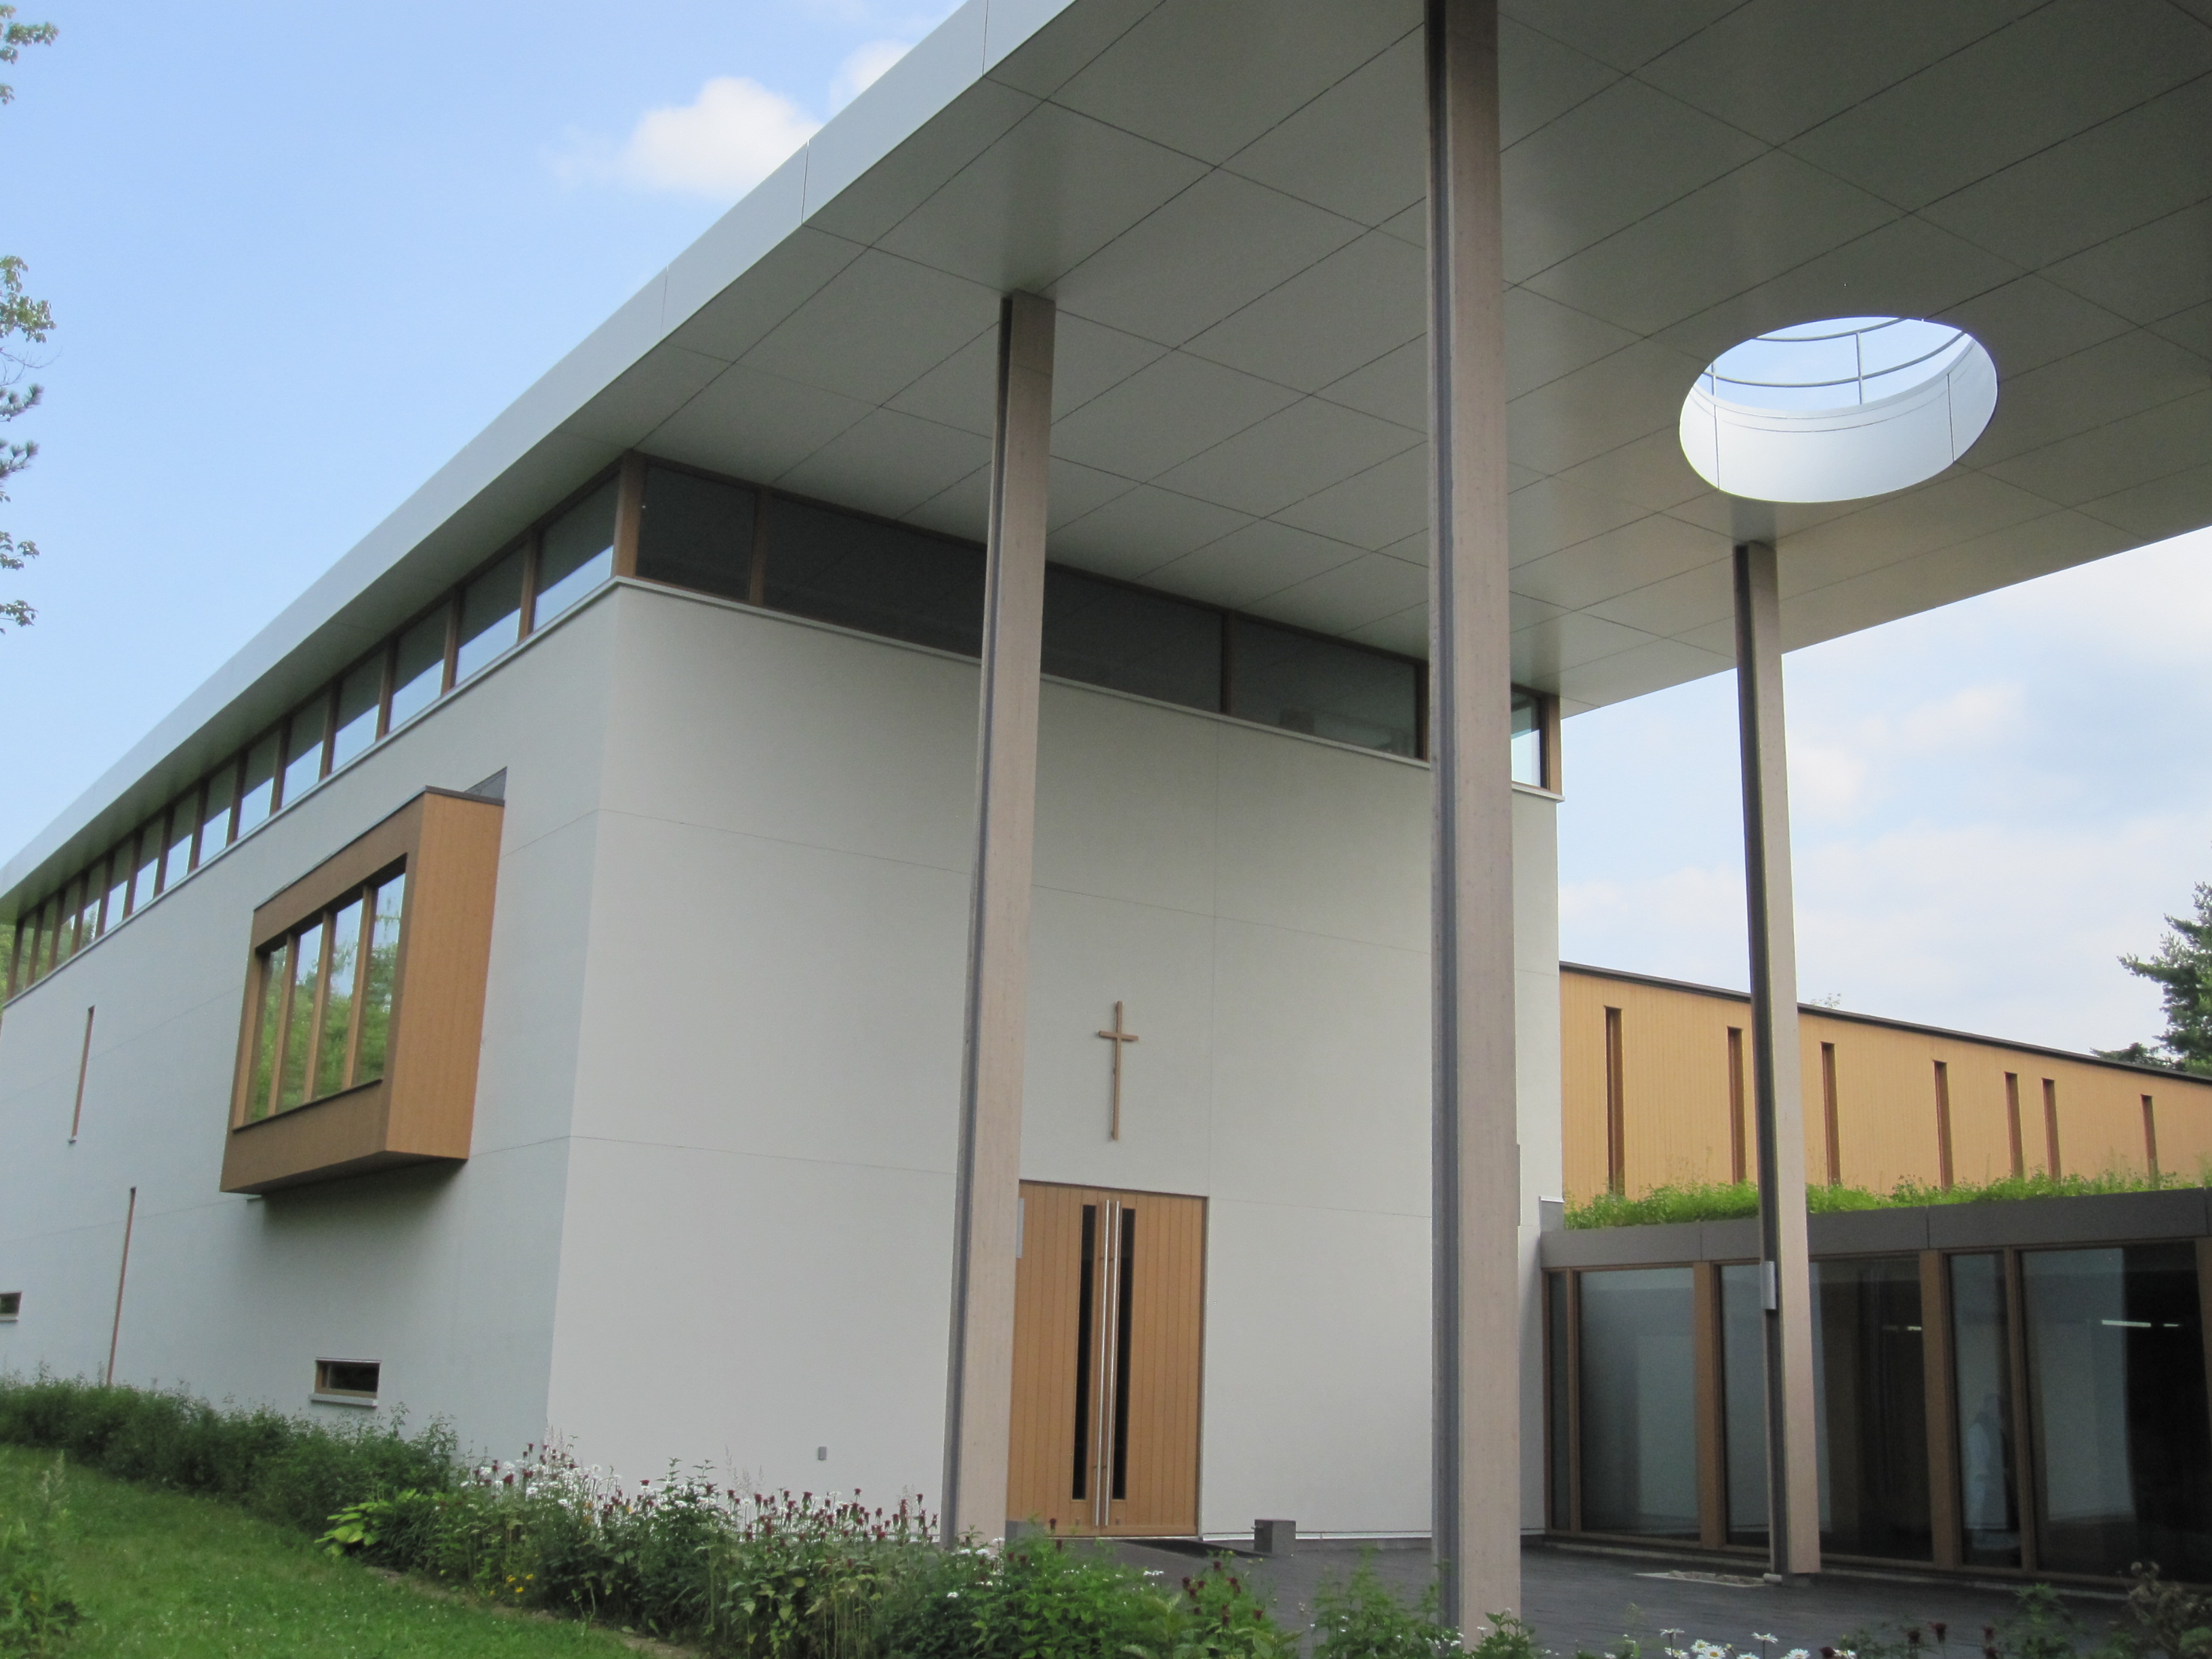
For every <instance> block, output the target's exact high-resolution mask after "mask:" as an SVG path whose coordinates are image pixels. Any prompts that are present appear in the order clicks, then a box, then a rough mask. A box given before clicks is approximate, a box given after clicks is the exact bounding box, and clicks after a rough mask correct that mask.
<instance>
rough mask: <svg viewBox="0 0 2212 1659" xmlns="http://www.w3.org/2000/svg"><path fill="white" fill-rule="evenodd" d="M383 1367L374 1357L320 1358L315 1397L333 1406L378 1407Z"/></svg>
mask: <svg viewBox="0 0 2212 1659" xmlns="http://www.w3.org/2000/svg"><path fill="white" fill-rule="evenodd" d="M383 1369H384V1368H383V1366H382V1365H381V1364H380V1363H379V1362H377V1361H376V1360H374V1359H318V1360H317V1361H316V1362H315V1395H314V1397H315V1398H316V1399H317V1400H319V1401H324V1402H325V1403H326V1404H329V1405H333V1406H374V1404H375V1403H376V1387H377V1383H378V1382H379V1380H380V1373H381V1372H382V1371H383Z"/></svg>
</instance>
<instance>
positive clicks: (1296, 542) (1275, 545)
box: [1145, 519, 1364, 610]
mask: <svg viewBox="0 0 2212 1659" xmlns="http://www.w3.org/2000/svg"><path fill="white" fill-rule="evenodd" d="M1363 551H1364V550H1362V549H1360V548H1357V547H1352V546H1348V545H1346V544H1345V543H1343V542H1338V541H1331V540H1330V539H1329V538H1328V537H1326V536H1316V535H1315V534H1314V533H1313V532H1311V531H1309V530H1297V529H1293V528H1292V527H1291V526H1289V525H1286V524H1279V523H1277V522H1275V521H1274V520H1269V519H1257V520H1253V521H1252V522H1251V523H1249V524H1247V525H1245V526H1243V528H1242V529H1239V530H1232V531H1231V532H1229V534H1227V535H1226V536H1224V537H1222V538H1220V539H1219V540H1218V541H1214V542H1209V543H1207V544H1206V545H1205V546H1204V547H1201V548H1198V549H1196V550H1194V551H1192V552H1189V553H1186V554H1184V555H1183V556H1182V557H1181V558H1178V559H1173V560H1170V562H1167V563H1165V564H1163V565H1160V566H1158V568H1155V569H1154V570H1152V572H1151V573H1150V574H1148V575H1146V578H1145V581H1146V586H1152V587H1158V588H1164V589H1165V590H1166V591H1167V592H1170V593H1181V594H1182V595H1184V596H1185V597H1186V598H1188V599H1201V600H1203V601H1205V602H1206V604H1208V605H1229V606H1231V607H1232V608H1234V609H1237V610H1249V609H1250V608H1251V607H1252V606H1253V605H1256V604H1257V603H1259V601H1261V599H1266V598H1267V596H1268V595H1269V594H1270V593H1279V592H1282V591H1283V589H1285V588H1286V587H1291V586H1295V585H1296V584H1297V583H1299V582H1302V581H1305V580H1309V579H1310V578H1312V577H1315V576H1318V575H1320V574H1322V572H1323V571H1324V570H1334V569H1335V568H1337V567H1338V566H1339V565H1343V564H1349V563H1351V562H1352V561H1353V560H1354V559H1357V558H1358V557H1360V556H1362V554H1363Z"/></svg>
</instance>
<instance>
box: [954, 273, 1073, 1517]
mask: <svg viewBox="0 0 2212 1659" xmlns="http://www.w3.org/2000/svg"><path fill="white" fill-rule="evenodd" d="M1053 324H1054V309H1053V304H1052V301H1049V300H1043V299H1039V298H1038V297H1037V296H1036V295H1030V294H1012V295H1007V296H1006V299H1005V301H1003V302H1002V303H1001V306H1000V312H999V380H998V395H999V407H998V423H997V430H996V435H995V437H994V440H993V445H992V450H991V505H990V525H989V530H988V532H987V543H986V550H985V558H986V568H985V576H984V588H983V672H982V690H981V710H980V714H979V720H980V725H981V733H980V737H979V740H978V743H977V757H978V758H977V765H976V788H975V793H976V803H975V879H974V884H973V887H972V889H971V891H970V896H969V917H968V1002H967V1018H966V1030H965V1034H964V1035H965V1039H966V1040H965V1043H964V1047H963V1054H962V1057H961V1071H960V1150H959V1162H958V1164H957V1170H956V1174H957V1186H956V1188H955V1192H954V1198H953V1238H952V1340H951V1352H950V1357H949V1360H948V1365H947V1373H948V1374H947V1376H946V1378H945V1485H944V1488H943V1504H944V1510H943V1516H944V1535H945V1541H946V1542H948V1543H951V1542H954V1541H957V1540H958V1539H960V1538H962V1537H963V1536H964V1535H966V1534H970V1533H973V1534H977V1535H978V1536H980V1537H982V1538H985V1539H994V1538H1000V1537H1004V1536H1005V1535H1006V1520H1007V1516H1006V1443H1007V1437H1008V1436H1009V1434H1010V1432H1011V1431H1012V1421H1013V1386H1014V1238H1015V1228H1016V1225H1017V1221H1018V1215H1019V1206H1020V1202H1021V1175H1022V1048H1023V1036H1024V1010H1025V1006H1026V1004H1027V1001H1028V992H1029V941H1030V865H1031V863H1032V859H1033V854H1034V851H1035V847H1034V843H1035V841H1036V746H1037V674H1038V664H1039V661H1040V659H1041V654H1042V641H1043V633H1044V536H1045V483H1046V475H1047V471H1048V464H1049V459H1050V455H1051V448H1052V352H1053Z"/></svg>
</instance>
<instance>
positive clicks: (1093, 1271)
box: [1006, 1181, 1206, 1537]
mask: <svg viewBox="0 0 2212 1659" xmlns="http://www.w3.org/2000/svg"><path fill="white" fill-rule="evenodd" d="M1021 1238H1022V1243H1021V1254H1020V1258H1019V1260H1018V1262H1017V1264H1016V1267H1015V1273H1014V1427H1013V1443H1012V1447H1011V1456H1010V1459H1009V1467H1008V1469H1007V1482H1006V1498H1007V1515H1008V1517H1009V1518H1010V1519H1012V1520H1015V1521H1036V1522H1042V1523H1043V1524H1044V1525H1047V1526H1048V1527H1050V1528H1053V1529H1054V1530H1055V1531H1057V1532H1060V1533H1074V1534H1116V1533H1118V1534H1130V1535H1134V1536H1138V1537H1144V1536H1153V1537H1164V1536H1169V1535H1171V1534H1195V1533H1196V1532H1197V1531H1198V1398H1199V1355H1200V1324H1201V1321H1202V1319H1203V1316H1204V1310H1205V1305H1206V1200H1204V1199H1202V1198H1173V1197H1168V1196H1165V1195H1164V1194H1158V1193H1124V1192H1112V1191H1108V1190H1106V1189H1103V1188H1096V1187H1054V1186H1048V1185H1045V1184H1044V1183H1042V1182H1030V1181H1025V1182H1023V1183H1022V1231H1021Z"/></svg>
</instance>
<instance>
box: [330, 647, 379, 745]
mask: <svg viewBox="0 0 2212 1659" xmlns="http://www.w3.org/2000/svg"><path fill="white" fill-rule="evenodd" d="M383 696H384V658H383V654H382V653H378V654H377V655H375V656H374V657H371V658H370V659H368V661H367V662H357V663H356V664H355V665H353V666H352V667H351V668H349V670H347V671H346V676H345V678H343V679H342V680H340V681H339V682H338V713H337V732H335V733H334V734H332V736H331V770H332V771H333V772H335V771H337V769H338V768H340V767H341V766H343V765H344V764H345V763H347V762H348V761H349V760H351V759H352V758H353V757H355V756H356V755H358V754H359V753H361V751H362V750H364V749H366V748H368V746H369V744H373V743H374V742H375V741H376V714H377V704H378V703H379V702H381V701H382V700H383Z"/></svg>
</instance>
